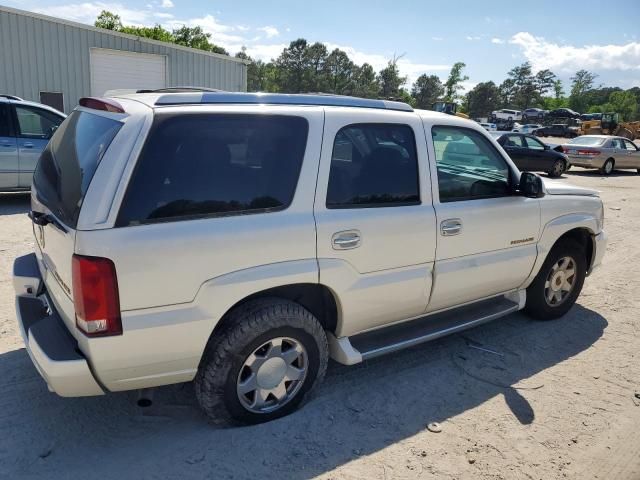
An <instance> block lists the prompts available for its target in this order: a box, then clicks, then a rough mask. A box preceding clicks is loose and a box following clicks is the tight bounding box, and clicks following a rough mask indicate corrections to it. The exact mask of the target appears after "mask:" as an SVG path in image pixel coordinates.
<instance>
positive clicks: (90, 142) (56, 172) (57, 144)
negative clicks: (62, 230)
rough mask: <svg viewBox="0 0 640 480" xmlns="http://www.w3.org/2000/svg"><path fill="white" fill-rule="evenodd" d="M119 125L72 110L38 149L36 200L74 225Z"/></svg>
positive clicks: (90, 114)
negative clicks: (88, 189) (40, 151)
mask: <svg viewBox="0 0 640 480" xmlns="http://www.w3.org/2000/svg"><path fill="white" fill-rule="evenodd" d="M121 126H122V124H121V123H120V122H118V121H116V120H112V119H110V118H105V117H102V116H99V115H94V114H92V113H88V112H79V111H74V112H73V113H72V114H71V115H69V117H68V118H67V119H66V120H65V121H64V122H63V123H62V124H61V125H60V127H59V128H58V129H57V130H56V132H55V134H54V135H53V137H52V138H51V141H50V142H49V144H48V145H47V148H45V150H44V152H42V156H41V157H40V160H39V161H38V166H37V167H36V171H35V173H34V177H33V182H34V185H35V187H36V190H37V193H38V198H39V200H40V201H41V202H42V203H44V204H45V205H46V206H47V207H48V208H49V209H50V210H51V211H52V212H53V213H54V214H55V215H56V216H58V217H59V218H60V220H61V221H63V222H64V223H66V224H67V225H69V226H71V227H73V228H75V226H76V224H77V222H78V215H79V213H80V207H81V205H82V200H83V199H84V195H85V193H86V192H87V188H89V183H90V182H91V179H92V178H93V174H94V173H95V171H96V168H97V167H98V164H99V163H100V160H102V157H103V155H104V153H105V151H106V150H107V148H109V145H110V144H111V141H112V140H113V137H115V136H116V134H117V133H118V130H120V127H121Z"/></svg>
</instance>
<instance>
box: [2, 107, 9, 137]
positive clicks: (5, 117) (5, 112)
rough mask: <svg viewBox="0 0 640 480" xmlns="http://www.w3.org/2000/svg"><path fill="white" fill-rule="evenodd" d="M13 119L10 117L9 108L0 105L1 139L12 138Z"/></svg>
mask: <svg viewBox="0 0 640 480" xmlns="http://www.w3.org/2000/svg"><path fill="white" fill-rule="evenodd" d="M10 136H12V132H11V117H10V116H9V107H8V106H7V105H4V104H2V103H0V137H10Z"/></svg>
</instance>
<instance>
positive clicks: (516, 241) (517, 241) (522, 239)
mask: <svg viewBox="0 0 640 480" xmlns="http://www.w3.org/2000/svg"><path fill="white" fill-rule="evenodd" d="M529 242H533V237H529V238H521V239H520V240H511V245H520V244H521V243H529Z"/></svg>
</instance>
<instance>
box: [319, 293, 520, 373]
mask: <svg viewBox="0 0 640 480" xmlns="http://www.w3.org/2000/svg"><path fill="white" fill-rule="evenodd" d="M519 309H520V305H519V302H514V301H512V300H511V299H507V298H505V297H503V296H501V297H495V298H491V299H488V300H483V301H480V302H476V303H473V304H470V305H465V306H463V307H459V308H454V309H452V310H446V311H444V312H440V313H434V314H431V315H427V316H425V317H421V318H418V319H416V320H411V321H408V322H403V323H399V324H395V325H391V326H389V327H386V328H380V329H377V330H373V331H371V332H366V333H361V334H359V335H355V336H353V337H341V338H335V337H333V336H330V338H329V347H330V351H331V357H332V358H333V359H334V360H336V361H337V362H340V363H343V364H345V365H352V364H355V363H359V362H361V361H362V360H367V359H369V358H374V357H378V356H380V355H384V354H385V353H391V352H395V351H396V350H401V349H403V348H408V347H412V346H414V345H418V344H420V343H424V342H428V341H430V340H435V339H436V338H440V337H444V336H446V335H450V334H452V333H456V332H460V331H462V330H466V329H468V328H472V327H475V326H477V325H481V324H483V323H487V322H490V321H492V320H495V319H497V318H500V317H503V316H505V315H508V314H510V313H513V312H517V311H518V310H519Z"/></svg>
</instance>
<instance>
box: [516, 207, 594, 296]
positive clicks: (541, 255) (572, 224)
mask: <svg viewBox="0 0 640 480" xmlns="http://www.w3.org/2000/svg"><path fill="white" fill-rule="evenodd" d="M578 228H583V229H585V230H587V231H588V232H589V233H590V234H591V235H596V234H597V233H598V231H599V229H600V224H599V221H598V219H597V218H596V216H595V215H593V214H590V213H570V214H567V215H561V216H559V217H556V218H554V219H553V220H550V221H549V222H547V223H546V224H545V225H544V227H543V228H542V234H541V235H540V239H539V240H538V245H537V250H538V254H537V257H536V261H535V263H534V265H533V269H532V270H531V273H530V274H529V277H528V278H527V279H526V280H525V281H524V283H523V284H522V285H521V286H520V288H527V287H528V286H529V285H530V284H531V282H533V279H534V278H535V277H536V275H537V274H538V272H539V271H540V268H542V264H543V263H544V261H545V260H546V258H547V255H548V254H549V252H550V251H551V249H552V248H553V246H554V245H555V244H556V242H557V241H558V239H559V238H560V237H561V236H562V235H564V234H565V233H567V232H569V231H571V230H575V229H578Z"/></svg>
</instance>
